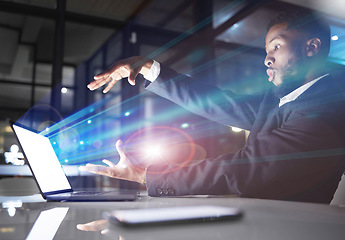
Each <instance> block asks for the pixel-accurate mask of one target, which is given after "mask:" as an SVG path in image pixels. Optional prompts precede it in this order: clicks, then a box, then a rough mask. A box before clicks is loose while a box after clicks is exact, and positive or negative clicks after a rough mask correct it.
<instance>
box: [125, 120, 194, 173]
mask: <svg viewBox="0 0 345 240" xmlns="http://www.w3.org/2000/svg"><path fill="white" fill-rule="evenodd" d="M178 146H184V148H181V147H178ZM151 150H153V151H154V152H152V151H151ZM124 152H125V154H126V156H127V157H128V160H129V162H130V164H131V165H132V167H134V168H138V169H139V170H142V171H145V169H146V167H147V166H148V165H150V164H155V163H157V164H162V163H163V164H168V165H173V166H175V167H174V168H172V169H170V170H169V171H175V170H176V169H179V168H181V167H184V166H187V165H188V164H189V162H190V161H192V160H193V158H194V157H195V144H194V142H193V139H192V138H191V137H190V136H189V135H188V134H187V133H185V132H184V131H182V130H180V129H177V128H172V127H168V126H156V127H150V128H145V129H143V130H140V131H138V132H136V133H135V134H133V135H132V136H131V137H130V138H129V139H128V140H127V141H126V142H125V144H124ZM171 155H173V156H175V157H173V158H172V157H171ZM177 160H178V161H177Z"/></svg>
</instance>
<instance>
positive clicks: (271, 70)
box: [266, 68, 276, 82]
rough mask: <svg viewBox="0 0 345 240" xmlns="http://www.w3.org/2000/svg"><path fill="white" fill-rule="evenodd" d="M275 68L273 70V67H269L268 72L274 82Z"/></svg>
mask: <svg viewBox="0 0 345 240" xmlns="http://www.w3.org/2000/svg"><path fill="white" fill-rule="evenodd" d="M275 72H276V71H275V70H273V69H272V68H267V70H266V73H267V75H268V81H270V82H272V81H273V78H274V75H275Z"/></svg>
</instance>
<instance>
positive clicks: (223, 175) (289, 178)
mask: <svg viewBox="0 0 345 240" xmlns="http://www.w3.org/2000/svg"><path fill="white" fill-rule="evenodd" d="M328 120H331V119H328ZM306 121H307V122H308V123H309V124H308V125H305V122H306ZM336 122H337V121H335V122H333V123H332V121H327V119H320V118H314V117H311V116H309V115H306V114H305V113H296V115H295V116H291V120H289V121H287V122H286V124H284V126H282V127H281V128H279V129H276V130H274V131H272V132H270V133H266V134H259V135H258V136H257V138H256V139H255V140H254V141H251V142H250V143H249V144H247V145H246V146H245V147H244V148H243V149H242V150H240V151H239V152H237V153H236V154H226V155H223V156H220V157H218V158H216V159H205V160H204V161H202V162H201V163H199V164H198V165H195V166H190V167H181V168H176V166H162V165H154V166H150V167H149V169H148V171H147V187H148V191H149V195H151V196H162V195H165V194H167V195H169V194H171V195H179V196H181V195H195V194H197V195H199V194H201V195H202V194H206V195H219V194H220V195H224V194H236V195H238V196H243V197H254V198H266V199H284V200H297V201H311V202H313V201H316V202H322V203H329V202H330V201H331V199H332V197H333V193H334V191H335V189H336V187H337V184H338V182H339V180H340V176H341V174H342V172H343V171H344V149H343V147H342V145H343V144H342V141H341V139H340V137H339V135H338V133H337V132H336V131H335V130H334V128H333V126H332V124H335V123H336ZM315 129H322V130H321V131H318V132H317V133H316V132H315Z"/></svg>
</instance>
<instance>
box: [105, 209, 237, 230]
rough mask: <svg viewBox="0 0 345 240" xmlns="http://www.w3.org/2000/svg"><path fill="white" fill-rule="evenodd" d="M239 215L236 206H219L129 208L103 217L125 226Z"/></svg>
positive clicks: (209, 220) (217, 218)
mask: <svg viewBox="0 0 345 240" xmlns="http://www.w3.org/2000/svg"><path fill="white" fill-rule="evenodd" d="M241 216H242V211H241V210H240V209H238V208H231V207H220V206H186V207H170V208H147V209H129V210H115V211H112V212H107V213H105V218H107V219H108V220H109V221H110V222H113V223H116V224H121V225H123V226H126V227H136V226H148V225H168V224H176V223H196V222H214V221H224V220H234V219H238V218H239V217H241Z"/></svg>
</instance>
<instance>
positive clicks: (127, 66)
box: [87, 56, 153, 93]
mask: <svg viewBox="0 0 345 240" xmlns="http://www.w3.org/2000/svg"><path fill="white" fill-rule="evenodd" d="M152 64H153V60H151V59H148V58H145V57H141V56H137V57H131V58H126V59H123V60H120V61H116V62H115V63H114V64H113V65H111V66H110V67H109V68H108V69H107V70H105V71H104V72H102V73H100V74H98V75H96V76H94V81H92V82H91V83H90V84H89V85H87V87H88V88H89V89H90V90H91V91H93V90H95V89H98V88H100V87H102V86H103V85H105V84H107V83H108V86H107V87H106V88H105V89H104V90H103V93H107V92H109V90H110V89H111V88H112V87H113V86H114V85H115V83H116V82H117V81H119V80H121V79H122V78H126V77H128V82H129V83H130V84H131V85H135V78H136V77H137V76H138V74H139V73H140V74H142V75H145V74H147V73H148V72H149V71H150V68H151V66H152Z"/></svg>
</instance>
